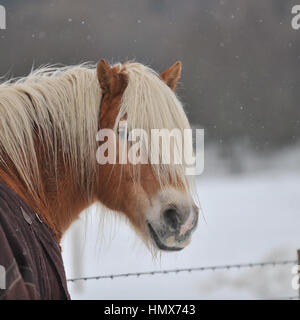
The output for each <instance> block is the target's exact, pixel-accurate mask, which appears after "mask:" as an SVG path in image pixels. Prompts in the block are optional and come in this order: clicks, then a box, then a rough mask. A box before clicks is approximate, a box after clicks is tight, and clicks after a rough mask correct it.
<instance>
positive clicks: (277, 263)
mask: <svg viewBox="0 0 300 320" xmlns="http://www.w3.org/2000/svg"><path fill="white" fill-rule="evenodd" d="M291 264H294V265H297V264H298V261H297V260H284V261H268V262H255V263H240V264H231V265H220V266H208V267H195V268H182V269H167V270H154V271H141V272H129V273H119V274H110V275H97V276H89V277H78V278H71V279H68V280H67V281H68V282H76V281H81V280H84V281H87V280H101V279H112V280H113V279H115V278H128V277H140V276H147V275H150V276H153V275H158V274H171V273H182V272H195V271H198V272H199V271H200V272H204V271H217V270H232V269H244V268H257V267H262V268H263V267H268V266H273V267H276V266H283V265H291ZM295 298H296V297H290V298H285V299H289V300H294V299H295Z"/></svg>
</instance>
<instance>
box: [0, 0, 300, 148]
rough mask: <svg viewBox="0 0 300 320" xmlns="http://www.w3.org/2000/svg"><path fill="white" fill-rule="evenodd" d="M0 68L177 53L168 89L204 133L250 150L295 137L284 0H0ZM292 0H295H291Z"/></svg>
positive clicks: (6, 71) (295, 84)
mask: <svg viewBox="0 0 300 320" xmlns="http://www.w3.org/2000/svg"><path fill="white" fill-rule="evenodd" d="M0 4H2V5H4V6H5V7H6V10H7V30H1V31H0V57H1V59H0V74H1V75H3V76H5V77H11V76H22V75H26V74H27V73H28V72H29V71H30V69H31V68H32V65H34V66H36V67H37V66H39V65H41V64H49V63H62V64H75V63H79V62H83V61H97V60H98V59H100V58H103V57H104V58H106V59H107V60H108V61H110V62H111V63H114V62H118V61H125V60H127V59H135V60H137V61H139V62H142V63H144V64H148V65H150V66H151V67H152V68H154V69H155V70H157V71H163V70H164V69H166V68H167V67H168V66H169V65H171V64H172V63H173V62H175V61H176V60H181V61H182V62H183V67H184V68H183V77H182V80H181V84H180V86H179V89H178V95H179V96H180V98H181V99H182V101H184V104H185V107H186V111H187V113H188V116H189V118H190V120H191V122H192V123H193V124H194V125H195V126H198V127H201V128H205V129H206V141H214V142H217V143H220V144H225V145H226V144H227V145H230V144H231V143H233V142H236V141H242V142H243V141H247V143H249V145H251V146H252V147H254V148H255V149H257V150H266V149H274V148H277V147H279V146H283V145H289V144H293V143H295V142H298V141H299V137H300V107H299V105H298V102H299V101H300V99H299V98H300V90H299V84H300V73H299V71H298V70H300V68H299V63H300V43H299V39H300V30H299V31H295V30H293V29H292V27H291V19H292V14H291V8H292V6H293V5H294V4H297V1H288V0H285V1H283V0H264V1H261V0H251V1H249V0H202V1H199V0H198V1H197V0H187V1H180V0H160V1H155V0H128V1H124V0H85V1H83V0H81V1H80V0H63V1H61V0H60V1H59V0H27V1H22V0H0ZM298 4H300V1H299V3H298Z"/></svg>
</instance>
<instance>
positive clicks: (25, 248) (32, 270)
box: [0, 181, 70, 300]
mask: <svg viewBox="0 0 300 320" xmlns="http://www.w3.org/2000/svg"><path fill="white" fill-rule="evenodd" d="M69 298H70V296H69V293H68V289H67V281H66V276H65V271H64V266H63V261H62V256H61V250H60V246H59V244H58V242H57V241H56V238H55V236H54V234H53V232H52V231H51V230H50V229H49V227H48V226H47V225H46V223H43V221H42V220H41V219H40V218H39V216H38V215H37V214H36V213H35V212H34V211H33V210H32V209H31V208H30V207H29V206H28V205H27V204H26V203H25V202H24V201H23V200H22V199H21V198H20V197H19V196H18V195H17V194H16V193H15V192H14V191H13V190H12V189H10V188H9V187H8V186H7V185H6V184H5V183H3V182H1V181H0V300H1V299H42V300H48V299H69Z"/></svg>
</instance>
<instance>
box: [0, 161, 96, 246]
mask: <svg viewBox="0 0 300 320" xmlns="http://www.w3.org/2000/svg"><path fill="white" fill-rule="evenodd" d="M7 163H8V164H9V165H8V166H7V165H6V166H0V180H2V181H3V182H5V183H6V184H7V185H8V186H9V187H10V188H11V189H13V190H14V191H15V192H16V193H17V194H18V195H19V196H20V197H21V198H22V199H23V200H24V201H25V202H26V203H27V204H28V205H29V206H30V207H31V208H32V210H34V211H35V212H37V213H38V214H39V215H40V216H41V217H42V219H43V220H44V221H45V222H46V223H47V225H48V226H49V227H50V229H52V231H53V232H54V234H55V236H56V238H57V240H58V241H60V240H61V237H62V235H63V233H64V232H65V231H66V230H67V229H68V227H69V226H70V225H71V223H72V222H73V221H74V220H76V219H77V218H78V216H79V214H80V212H82V211H83V210H84V209H86V208H87V207H88V206H89V205H91V203H92V199H91V197H90V196H89V195H87V194H86V190H80V187H79V186H78V184H77V183H75V182H74V181H72V180H73V179H72V177H73V176H72V174H71V173H70V172H68V170H66V171H65V172H64V174H62V175H61V177H60V178H59V179H58V178H55V177H54V176H53V175H51V173H49V174H47V173H46V172H43V173H42V177H43V179H42V187H43V194H42V195H40V196H39V198H38V199H37V198H34V197H33V196H32V194H31V193H30V192H29V190H28V188H27V187H26V185H25V184H24V183H23V181H22V179H21V178H20V176H19V175H18V174H17V171H16V170H15V169H14V166H13V165H12V163H10V162H9V161H7ZM81 189H82V188H81Z"/></svg>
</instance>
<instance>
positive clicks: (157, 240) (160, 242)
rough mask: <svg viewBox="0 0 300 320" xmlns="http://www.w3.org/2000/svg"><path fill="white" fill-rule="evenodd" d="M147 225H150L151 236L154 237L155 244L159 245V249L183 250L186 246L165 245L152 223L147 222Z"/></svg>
mask: <svg viewBox="0 0 300 320" xmlns="http://www.w3.org/2000/svg"><path fill="white" fill-rule="evenodd" d="M147 226H148V229H149V233H150V236H151V238H152V239H153V241H154V242H155V244H156V246H157V247H158V249H160V250H163V251H180V250H182V249H183V248H184V247H168V246H167V245H165V244H164V243H163V242H162V241H161V240H160V238H159V236H158V235H157V233H156V232H155V230H154V228H153V227H152V225H151V223H149V222H147Z"/></svg>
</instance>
